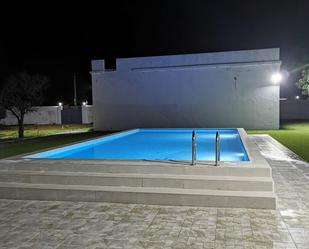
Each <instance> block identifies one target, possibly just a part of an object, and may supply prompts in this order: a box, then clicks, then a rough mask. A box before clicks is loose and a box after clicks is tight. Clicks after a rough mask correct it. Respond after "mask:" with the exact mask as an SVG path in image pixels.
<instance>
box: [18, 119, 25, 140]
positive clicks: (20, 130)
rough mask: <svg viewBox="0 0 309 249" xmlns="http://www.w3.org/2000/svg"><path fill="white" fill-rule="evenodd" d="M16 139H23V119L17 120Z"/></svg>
mask: <svg viewBox="0 0 309 249" xmlns="http://www.w3.org/2000/svg"><path fill="white" fill-rule="evenodd" d="M18 137H19V138H24V118H23V117H22V118H21V119H19V120H18Z"/></svg>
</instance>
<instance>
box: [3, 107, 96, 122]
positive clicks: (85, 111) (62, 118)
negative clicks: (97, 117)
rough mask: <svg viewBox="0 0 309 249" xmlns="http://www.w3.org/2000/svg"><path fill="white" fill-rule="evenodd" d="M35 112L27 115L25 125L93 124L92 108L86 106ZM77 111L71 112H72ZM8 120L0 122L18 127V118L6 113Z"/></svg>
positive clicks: (43, 109)
mask: <svg viewBox="0 0 309 249" xmlns="http://www.w3.org/2000/svg"><path fill="white" fill-rule="evenodd" d="M33 109H34V111H33V112H29V113H27V114H26V115H25V118H24V124H69V123H82V124H90V123H92V122H93V116H92V109H93V108H92V106H91V105H86V106H82V108H80V107H79V108H71V107H69V108H65V109H64V108H63V107H60V106H36V107H34V108H33ZM73 109H74V110H75V111H71V110H73ZM6 114H7V115H6V118H5V119H1V120H0V124H1V125H17V119H16V117H15V116H14V115H13V114H12V113H11V112H10V111H7V112H6Z"/></svg>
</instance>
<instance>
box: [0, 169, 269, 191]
mask: <svg viewBox="0 0 309 249" xmlns="http://www.w3.org/2000/svg"><path fill="white" fill-rule="evenodd" d="M0 182H20V183H34V184H62V185H92V186H129V187H166V188H185V189H209V190H233V191H241V190H246V191H273V181H272V178H271V177H239V176H207V175H174V174H137V173H135V174H133V173H132V174H128V173H95V172H64V171H44V172H42V171H41V172H39V171H0Z"/></svg>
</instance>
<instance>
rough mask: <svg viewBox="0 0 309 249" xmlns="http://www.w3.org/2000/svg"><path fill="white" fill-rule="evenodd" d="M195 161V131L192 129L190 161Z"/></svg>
mask: <svg viewBox="0 0 309 249" xmlns="http://www.w3.org/2000/svg"><path fill="white" fill-rule="evenodd" d="M195 161H196V135H195V131H194V130H193V131H192V162H191V165H195Z"/></svg>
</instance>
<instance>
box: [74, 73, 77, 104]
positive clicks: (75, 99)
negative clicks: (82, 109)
mask: <svg viewBox="0 0 309 249" xmlns="http://www.w3.org/2000/svg"><path fill="white" fill-rule="evenodd" d="M73 81H74V106H77V96H76V95H77V94H76V73H75V72H74V79H73Z"/></svg>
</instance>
